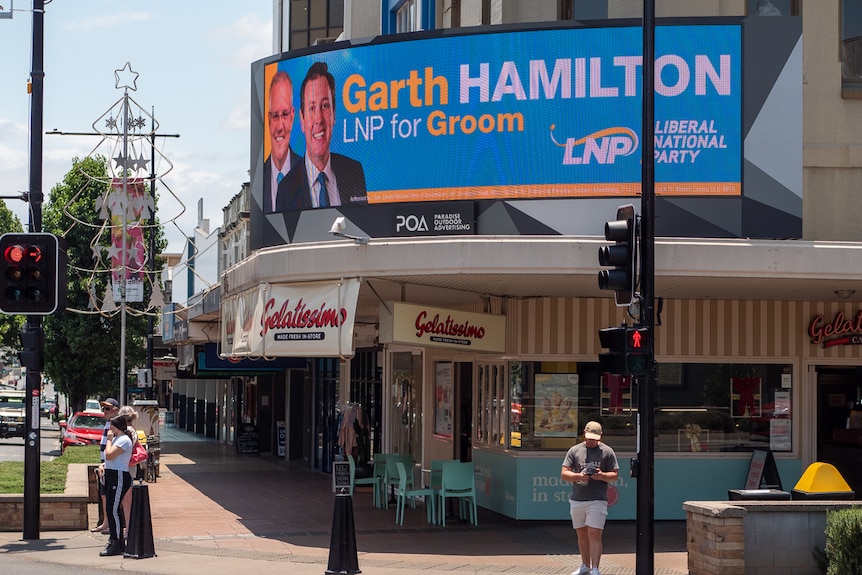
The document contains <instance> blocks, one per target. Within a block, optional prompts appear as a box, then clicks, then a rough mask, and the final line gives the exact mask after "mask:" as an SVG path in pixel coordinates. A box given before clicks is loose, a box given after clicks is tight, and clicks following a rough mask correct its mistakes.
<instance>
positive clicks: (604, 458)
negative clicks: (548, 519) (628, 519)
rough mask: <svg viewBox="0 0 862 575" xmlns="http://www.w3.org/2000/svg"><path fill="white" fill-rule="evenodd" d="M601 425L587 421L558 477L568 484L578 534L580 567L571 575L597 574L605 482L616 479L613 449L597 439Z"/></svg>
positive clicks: (605, 511)
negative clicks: (579, 438)
mask: <svg viewBox="0 0 862 575" xmlns="http://www.w3.org/2000/svg"><path fill="white" fill-rule="evenodd" d="M601 438H602V426H601V424H600V423H598V422H597V421H590V422H588V423H587V424H586V425H585V426H584V441H583V442H582V443H578V444H576V445H574V446H572V447H571V448H569V451H568V452H567V453H566V458H565V459H563V470H562V472H561V474H560V478H561V479H562V480H563V481H570V482H571V483H572V494H571V495H569V513H570V514H571V516H572V527H574V528H575V532H576V533H577V534H578V549H579V550H580V552H581V560H582V561H583V564H582V565H581V567H580V569H576V570H575V571H572V575H600V574H599V561H600V560H601V558H602V534H603V533H604V529H605V519H606V518H607V516H608V483H613V482H614V481H616V480H617V478H618V477H619V469H620V466H619V464H618V463H617V456H616V454H615V453H614V450H613V449H611V448H610V447H609V446H608V445H605V444H604V443H602V442H601V441H600V440H601Z"/></svg>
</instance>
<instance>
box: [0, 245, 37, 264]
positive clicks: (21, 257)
mask: <svg viewBox="0 0 862 575" xmlns="http://www.w3.org/2000/svg"><path fill="white" fill-rule="evenodd" d="M3 257H4V258H5V259H6V261H7V262H8V263H10V264H20V263H23V262H31V263H39V262H40V261H42V248H41V247H39V246H25V245H21V244H12V245H11V246H7V247H6V249H5V250H3Z"/></svg>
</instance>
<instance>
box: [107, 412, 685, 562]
mask: <svg viewBox="0 0 862 575" xmlns="http://www.w3.org/2000/svg"><path fill="white" fill-rule="evenodd" d="M161 450H162V455H161V475H160V477H159V478H158V481H157V482H155V483H150V484H147V485H148V491H149V496H150V508H151V518H152V525H153V535H154V538H155V546H156V549H157V550H159V549H164V550H171V551H174V552H180V553H188V554H192V555H199V556H202V557H203V556H207V555H214V556H223V557H233V558H252V559H258V560H268V561H289V562H293V563H296V564H301V563H305V564H312V565H320V566H323V567H324V568H325V567H326V564H327V559H328V557H329V551H330V544H331V542H332V538H331V533H330V531H331V529H332V517H333V510H334V506H335V499H334V497H335V496H334V494H333V493H332V484H331V476H329V475H326V474H321V473H316V472H312V471H309V470H307V469H304V468H303V467H302V466H301V465H298V464H294V463H285V462H282V461H279V460H276V459H274V458H269V457H263V456H249V455H242V456H240V455H237V454H236V453H235V452H234V451H233V449H232V448H231V447H230V446H225V445H223V444H220V443H218V442H216V441H212V440H209V441H207V440H203V441H202V440H201V438H200V437H198V436H195V435H193V434H190V433H186V432H182V431H177V430H170V429H169V430H165V431H164V432H163V435H162V442H161ZM369 489H370V488H365V489H364V490H363V489H362V488H360V489H359V490H357V492H356V493H355V494H354V497H353V498H352V507H353V513H354V531H355V537H356V544H357V550H358V558H359V564H360V567H361V568H362V569H363V571H364V572H366V573H369V572H370V571H369V568H374V569H375V570H376V569H381V570H382V569H399V570H404V569H410V570H425V571H445V572H484V571H498V572H505V573H527V574H528V573H537V574H551V575H554V574H561V575H562V574H567V573H570V572H571V571H572V569H573V568H575V567H577V566H578V565H579V564H580V560H579V557H578V555H577V545H576V541H575V535H574V532H573V530H572V528H571V524H569V523H568V522H566V521H520V522H519V521H514V520H512V519H510V518H507V517H503V516H501V515H498V514H496V513H494V512H491V511H488V510H484V509H481V508H480V509H479V524H478V526H472V525H469V524H465V523H461V522H459V521H457V520H456V521H454V522H449V521H447V526H446V527H442V526H436V525H429V524H428V523H427V522H426V521H425V510H424V509H422V508H421V504H420V505H419V506H417V509H415V510H414V509H410V508H409V507H408V508H407V509H406V513H405V520H404V525H403V526H399V525H396V524H395V507H394V505H390V507H389V509H377V508H375V507H374V506H373V504H372V495H371V492H370V490H369ZM93 507H94V506H93ZM94 513H95V509H93V513H91V516H92V517H94ZM655 533H656V553H655V555H654V564H655V568H656V569H655V572H656V573H661V574H664V575H684V574H685V573H687V572H688V570H687V554H686V549H685V523H684V522H676V521H675V522H658V523H657V524H656V527H655ZM634 549H635V528H634V522H610V523H609V524H608V526H607V529H606V534H605V553H604V556H603V559H602V573H603V575H615V574H616V575H629V574H633V573H634V572H635V569H634V568H635V563H636V556H635V553H634Z"/></svg>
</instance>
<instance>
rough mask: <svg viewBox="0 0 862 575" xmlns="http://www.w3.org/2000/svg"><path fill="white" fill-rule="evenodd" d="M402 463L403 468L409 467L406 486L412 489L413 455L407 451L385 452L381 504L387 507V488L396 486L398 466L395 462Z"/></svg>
mask: <svg viewBox="0 0 862 575" xmlns="http://www.w3.org/2000/svg"><path fill="white" fill-rule="evenodd" d="M399 462H400V463H401V464H402V465H404V469H409V470H410V473H409V474H408V475H407V487H408V488H409V489H413V487H415V485H414V484H413V456H412V455H410V454H409V453H407V454H400V453H387V454H386V477H385V479H384V480H383V506H384V507H385V508H386V509H389V493H388V491H389V489H390V488H397V487H398V466H397V465H396V464H397V463H399Z"/></svg>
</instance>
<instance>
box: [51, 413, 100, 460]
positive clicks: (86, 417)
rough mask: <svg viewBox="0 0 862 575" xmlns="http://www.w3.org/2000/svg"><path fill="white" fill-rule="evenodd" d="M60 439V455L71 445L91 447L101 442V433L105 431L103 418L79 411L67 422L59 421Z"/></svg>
mask: <svg viewBox="0 0 862 575" xmlns="http://www.w3.org/2000/svg"><path fill="white" fill-rule="evenodd" d="M60 427H61V428H62V432H61V434H62V439H61V443H60V453H63V452H64V451H66V448H67V447H69V446H72V445H93V444H98V443H99V442H101V441H102V433H103V432H104V430H105V418H104V417H103V416H101V415H96V414H95V413H90V412H86V411H79V412H77V413H75V415H73V416H72V417H70V418H69V421H61V422H60Z"/></svg>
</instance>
